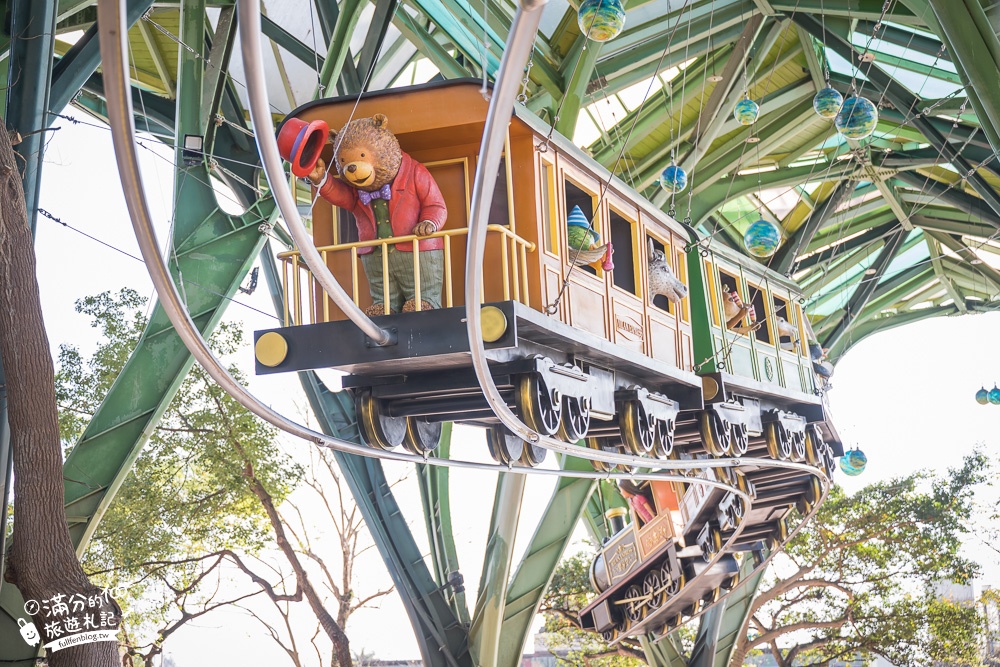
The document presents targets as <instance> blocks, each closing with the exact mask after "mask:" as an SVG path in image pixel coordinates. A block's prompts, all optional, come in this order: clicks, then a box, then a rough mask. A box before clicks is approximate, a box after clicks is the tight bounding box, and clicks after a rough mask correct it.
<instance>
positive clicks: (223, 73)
mask: <svg viewBox="0 0 1000 667" xmlns="http://www.w3.org/2000/svg"><path fill="white" fill-rule="evenodd" d="M235 38H236V8H235V7H223V8H222V10H221V11H220V12H219V19H218V21H217V23H216V26H215V34H213V35H212V50H211V51H209V52H208V62H210V63H212V65H211V66H210V67H207V68H206V70H205V75H204V76H205V80H204V83H203V85H202V92H201V118H202V119H204V122H205V127H204V129H205V152H206V153H210V152H211V151H212V148H213V146H214V145H215V135H216V133H217V131H218V128H219V126H218V125H217V124H216V123H215V115H216V114H217V113H219V108H220V107H221V106H222V97H223V95H224V94H225V92H226V83H227V82H228V80H229V59H230V57H231V56H232V55H233V43H234V42H235Z"/></svg>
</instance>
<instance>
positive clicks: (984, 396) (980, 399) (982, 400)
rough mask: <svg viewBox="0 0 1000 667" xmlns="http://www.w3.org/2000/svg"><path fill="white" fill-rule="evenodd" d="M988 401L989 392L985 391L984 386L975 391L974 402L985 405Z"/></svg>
mask: <svg viewBox="0 0 1000 667" xmlns="http://www.w3.org/2000/svg"><path fill="white" fill-rule="evenodd" d="M989 402H990V392H988V391H986V387H983V388H982V389H980V390H979V391H977V392H976V403H979V405H986V404H987V403H989Z"/></svg>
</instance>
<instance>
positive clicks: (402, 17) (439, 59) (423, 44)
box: [392, 12, 470, 79]
mask: <svg viewBox="0 0 1000 667" xmlns="http://www.w3.org/2000/svg"><path fill="white" fill-rule="evenodd" d="M392 23H393V25H394V26H396V28H397V29H398V30H399V32H400V33H402V35H403V36H404V37H406V38H407V39H408V40H410V41H411V42H413V43H414V44H416V45H417V48H418V49H420V51H421V53H423V54H424V55H425V56H427V57H428V58H429V59H430V61H431V62H432V63H434V66H435V67H437V68H438V69H439V70H440V71H441V74H442V75H443V76H444V77H445V78H446V79H460V78H462V77H465V76H470V72H469V71H468V70H467V69H465V68H464V67H463V66H462V65H460V64H459V63H458V61H457V60H455V58H454V57H453V56H452V55H451V53H449V52H448V49H446V48H444V47H443V46H442V45H441V44H439V43H438V41H437V39H435V38H434V35H432V34H431V33H429V32H427V30H426V29H425V28H424V26H422V25H420V22H419V21H417V20H416V19H414V18H413V17H412V16H410V13H409V12H396V13H395V14H394V15H393V17H392Z"/></svg>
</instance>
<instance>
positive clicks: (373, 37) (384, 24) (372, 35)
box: [358, 0, 399, 89]
mask: <svg viewBox="0 0 1000 667" xmlns="http://www.w3.org/2000/svg"><path fill="white" fill-rule="evenodd" d="M398 6H399V0H376V2H375V13H374V14H373V15H372V19H371V25H370V27H369V32H368V36H367V37H366V38H365V43H364V46H362V48H361V54H360V55H359V56H358V76H359V77H361V85H362V87H363V88H365V89H367V87H368V81H369V80H370V78H371V77H370V76H369V74H370V73H371V72H372V71H374V67H375V61H376V60H377V56H378V55H379V51H380V50H381V48H382V42H383V41H385V33H386V31H388V30H389V24H390V23H392V19H393V17H394V16H395V15H396V8H397V7H398Z"/></svg>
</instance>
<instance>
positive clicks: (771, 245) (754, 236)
mask: <svg viewBox="0 0 1000 667" xmlns="http://www.w3.org/2000/svg"><path fill="white" fill-rule="evenodd" d="M743 245H744V247H745V248H746V249H747V252H748V253H750V254H751V255H753V256H754V257H757V258H760V259H767V258H768V257H770V256H771V255H773V254H774V253H775V252H777V251H778V246H779V245H781V230H780V229H778V226H777V225H775V224H774V223H773V222H771V221H769V220H764V219H760V220H757V221H755V222H752V223H751V224H750V226H749V227H747V231H746V232H745V233H744V234H743Z"/></svg>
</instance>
